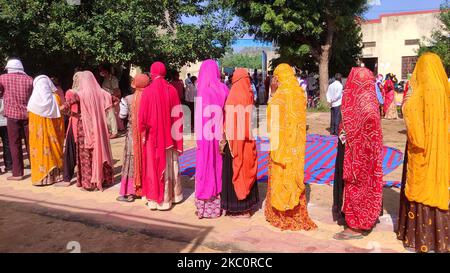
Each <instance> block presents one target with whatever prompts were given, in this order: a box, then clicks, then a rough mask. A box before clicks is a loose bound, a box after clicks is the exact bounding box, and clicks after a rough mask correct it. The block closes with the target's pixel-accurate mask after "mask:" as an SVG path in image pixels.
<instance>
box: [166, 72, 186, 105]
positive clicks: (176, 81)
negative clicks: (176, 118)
mask: <svg viewBox="0 0 450 273" xmlns="http://www.w3.org/2000/svg"><path fill="white" fill-rule="evenodd" d="M170 84H171V85H172V86H173V87H175V89H176V90H177V93H178V98H179V99H180V102H181V103H183V102H184V91H185V89H184V84H183V80H181V79H180V73H178V72H175V74H174V75H173V79H172V81H171V82H170Z"/></svg>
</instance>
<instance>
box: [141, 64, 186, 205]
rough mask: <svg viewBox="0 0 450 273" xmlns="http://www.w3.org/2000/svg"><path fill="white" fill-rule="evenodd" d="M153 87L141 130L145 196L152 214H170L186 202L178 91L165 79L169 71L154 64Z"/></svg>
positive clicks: (145, 102)
mask: <svg viewBox="0 0 450 273" xmlns="http://www.w3.org/2000/svg"><path fill="white" fill-rule="evenodd" d="M150 75H151V79H152V83H151V84H150V85H149V86H147V87H146V88H145V89H144V92H143V94H142V99H141V104H140V106H139V108H140V109H139V115H138V126H139V131H140V134H141V135H142V140H141V141H142V196H143V197H145V198H146V199H147V206H148V207H149V208H150V209H152V210H168V209H170V208H171V207H172V204H174V203H175V204H176V203H179V202H181V201H182V200H183V189H182V186H181V180H180V175H179V168H178V158H179V155H180V154H181V153H183V136H182V132H183V128H182V123H183V120H182V114H181V112H180V109H181V105H180V99H179V97H178V93H177V90H176V89H175V88H174V87H173V86H172V85H170V84H169V83H168V82H167V81H166V80H165V79H164V77H165V76H166V67H165V65H164V64H163V63H161V62H155V63H153V64H152V66H151V68H150Z"/></svg>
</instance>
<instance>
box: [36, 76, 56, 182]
mask: <svg viewBox="0 0 450 273" xmlns="http://www.w3.org/2000/svg"><path fill="white" fill-rule="evenodd" d="M56 91H57V88H56V87H55V85H53V83H52V81H51V80H50V78H49V77H47V76H45V75H41V76H38V77H36V78H35V79H34V82H33V93H32V95H31V97H30V100H29V101H28V106H27V110H28V112H29V129H30V131H31V132H34V133H33V134H30V162H31V182H32V183H33V185H35V186H43V185H50V184H53V183H55V182H58V181H61V180H62V167H63V162H62V159H63V156H62V155H63V144H64V119H63V118H62V116H61V112H60V109H59V107H60V105H61V100H60V98H59V96H58V95H57V94H56Z"/></svg>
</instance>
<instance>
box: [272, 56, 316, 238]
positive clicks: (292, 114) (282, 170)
mask: <svg viewBox="0 0 450 273" xmlns="http://www.w3.org/2000/svg"><path fill="white" fill-rule="evenodd" d="M272 94H273V95H272V98H271V99H270V100H269V106H268V109H267V119H268V129H269V137H270V161H269V181H268V186H267V198H266V207H265V215H266V220H267V221H268V222H269V223H270V224H272V225H273V226H275V227H278V228H280V229H281V230H311V229H315V228H316V227H317V226H316V224H315V223H314V222H313V221H312V220H311V219H310V218H309V215H308V211H307V201H306V193H305V183H304V167H305V146H306V98H305V95H304V92H303V90H302V89H301V87H300V85H299V84H298V81H297V79H296V77H295V72H294V70H293V68H292V67H291V66H290V65H288V64H280V65H278V66H277V67H276V69H275V71H274V78H273V80H272Z"/></svg>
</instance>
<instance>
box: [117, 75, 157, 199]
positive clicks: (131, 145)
mask: <svg viewBox="0 0 450 273" xmlns="http://www.w3.org/2000/svg"><path fill="white" fill-rule="evenodd" d="M149 84H150V78H149V77H148V76H147V75H145V74H138V75H136V77H135V78H134V79H133V82H132V83H131V87H132V88H133V89H134V93H133V94H131V95H128V96H126V97H124V98H122V100H121V101H120V113H119V117H120V118H121V119H126V118H128V124H127V127H128V130H127V135H126V138H125V148H124V151H123V163H122V179H121V183H120V184H121V186H120V196H119V197H118V198H117V201H124V202H133V201H134V199H135V198H136V197H140V196H141V195H142V187H141V173H140V172H141V168H140V167H141V164H140V162H141V159H142V157H141V154H142V152H141V145H140V143H141V138H140V132H139V130H138V124H137V115H138V114H139V112H138V111H139V106H140V100H141V95H142V92H143V90H144V88H145V87H147V86H148V85H149ZM135 130H137V131H138V133H137V134H135V132H134V131H135ZM135 135H136V139H135ZM135 144H137V145H135ZM136 167H137V168H136Z"/></svg>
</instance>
